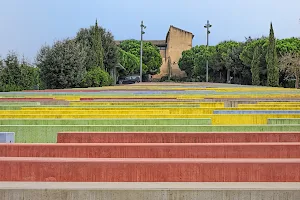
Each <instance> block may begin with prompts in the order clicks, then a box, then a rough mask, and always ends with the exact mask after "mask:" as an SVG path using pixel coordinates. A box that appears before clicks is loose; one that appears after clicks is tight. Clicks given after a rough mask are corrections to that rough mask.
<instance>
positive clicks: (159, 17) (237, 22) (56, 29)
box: [0, 0, 300, 61]
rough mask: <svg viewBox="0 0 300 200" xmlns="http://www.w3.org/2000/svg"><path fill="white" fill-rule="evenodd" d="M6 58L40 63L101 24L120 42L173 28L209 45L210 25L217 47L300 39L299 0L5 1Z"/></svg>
mask: <svg viewBox="0 0 300 200" xmlns="http://www.w3.org/2000/svg"><path fill="white" fill-rule="evenodd" d="M0 8H1V12H0V26H1V31H0V55H1V56H2V58H3V57H4V56H6V54H7V53H8V51H9V50H15V51H16V52H17V53H18V54H19V55H23V54H24V55H25V57H26V58H28V59H29V60H30V61H34V58H35V56H36V53H37V51H38V50H39V49H40V47H41V46H42V45H43V44H52V43H53V42H54V41H55V40H59V39H64V38H66V37H74V36H75V35H76V32H77V31H78V30H79V29H80V28H82V27H89V26H90V25H92V24H94V22H95V19H96V18H97V19H98V21H99V24H100V25H101V26H103V27H105V28H107V29H108V30H110V31H111V32H112V33H113V34H114V36H115V39H117V40H122V39H132V38H133V39H139V30H140V28H139V24H140V21H141V20H144V22H145V24H146V26H147V29H146V35H145V39H164V38H165V35H166V33H167V31H168V28H169V26H170V25H174V26H176V27H179V28H182V29H185V30H187V31H190V32H193V33H194V35H195V38H194V41H193V45H200V44H205V42H206V36H205V30H204V28H203V26H204V24H205V23H206V20H208V19H209V20H210V21H211V24H212V25H213V27H212V29H211V32H212V33H211V36H210V37H211V44H213V45H215V44H217V43H218V42H220V41H224V40H229V39H232V40H238V41H243V40H244V38H245V37H247V36H252V37H259V36H262V35H268V32H269V24H270V22H271V21H272V22H273V24H274V29H275V35H276V37H277V38H286V37H292V36H295V37H300V22H299V18H300V12H299V8H300V1H299V0H284V1H283V0H247V1H246V0H147V1H143V0H85V1H84V0H49V1H44V0H0Z"/></svg>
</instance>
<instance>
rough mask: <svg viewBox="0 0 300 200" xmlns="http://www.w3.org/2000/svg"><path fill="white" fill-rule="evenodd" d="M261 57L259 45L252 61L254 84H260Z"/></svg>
mask: <svg viewBox="0 0 300 200" xmlns="http://www.w3.org/2000/svg"><path fill="white" fill-rule="evenodd" d="M260 57H261V54H260V51H259V47H256V48H255V50H254V54H253V60H252V63H251V74H252V85H260Z"/></svg>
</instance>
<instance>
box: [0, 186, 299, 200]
mask: <svg viewBox="0 0 300 200" xmlns="http://www.w3.org/2000/svg"><path fill="white" fill-rule="evenodd" d="M4 184H5V187H1V188H0V200H41V199H42V200H83V199H84V200H99V199H101V200H102V199H103V200H104V199H105V200H154V199H155V200H156V199H158V200H299V199H300V191H299V190H298V188H299V184H298V183H275V184H274V183H268V184H266V183H255V184H253V183H242V184H241V183H240V184H239V185H237V184H235V183H230V184H228V183H223V184H220V183H215V184H214V185H212V184H210V183H177V184H176V183H175V184H174V183H167V184H168V185H162V184H155V183H154V186H152V187H144V185H145V184H148V183H137V184H138V186H136V187H132V183H129V184H128V183H125V184H126V185H127V187H123V188H118V186H117V185H120V184H115V185H116V186H113V185H112V184H111V183H96V184H93V185H91V184H82V183H66V184H67V185H68V187H65V186H61V185H60V183H54V184H53V183H49V184H50V185H52V187H49V186H45V185H44V184H43V183H20V184H19V183H17V184H18V185H17V186H16V184H15V186H12V185H11V184H8V183H3V184H2V185H4ZM32 184H38V185H40V186H39V187H40V189H39V188H38V187H34V186H32ZM74 184H75V185H77V186H78V187H77V186H75V187H72V186H73V185H74ZM121 184H123V185H124V183H121ZM22 185H23V186H22ZM103 185H105V187H104V188H102V189H99V188H101V186H103ZM106 185H108V186H106ZM172 185H175V186H174V187H173V186H172ZM191 185H194V186H191ZM207 185H210V186H207ZM289 185H294V186H289ZM162 188H164V189H162Z"/></svg>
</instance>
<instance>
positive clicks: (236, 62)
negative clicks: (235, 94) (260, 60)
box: [222, 43, 247, 83]
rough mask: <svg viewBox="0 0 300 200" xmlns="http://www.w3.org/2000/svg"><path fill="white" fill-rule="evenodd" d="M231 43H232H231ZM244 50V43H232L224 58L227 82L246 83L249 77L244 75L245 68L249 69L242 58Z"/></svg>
mask: <svg viewBox="0 0 300 200" xmlns="http://www.w3.org/2000/svg"><path fill="white" fill-rule="evenodd" d="M229 44H230V43H229ZM242 50H243V43H231V46H230V47H229V48H228V49H227V52H226V53H223V55H222V59H223V62H224V64H225V68H226V69H227V78H226V80H227V83H232V82H234V83H246V82H247V78H246V77H243V73H242V72H243V70H247V69H246V68H245V66H244V64H243V62H242V61H241V59H240V54H241V52H242Z"/></svg>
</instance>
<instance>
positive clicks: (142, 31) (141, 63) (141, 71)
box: [140, 21, 146, 82]
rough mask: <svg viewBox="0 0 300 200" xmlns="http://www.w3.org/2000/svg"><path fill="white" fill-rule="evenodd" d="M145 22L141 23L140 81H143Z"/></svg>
mask: <svg viewBox="0 0 300 200" xmlns="http://www.w3.org/2000/svg"><path fill="white" fill-rule="evenodd" d="M144 28H146V26H144V22H143V21H142V23H141V55H140V82H143V80H142V79H143V35H144V34H145V32H144Z"/></svg>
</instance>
